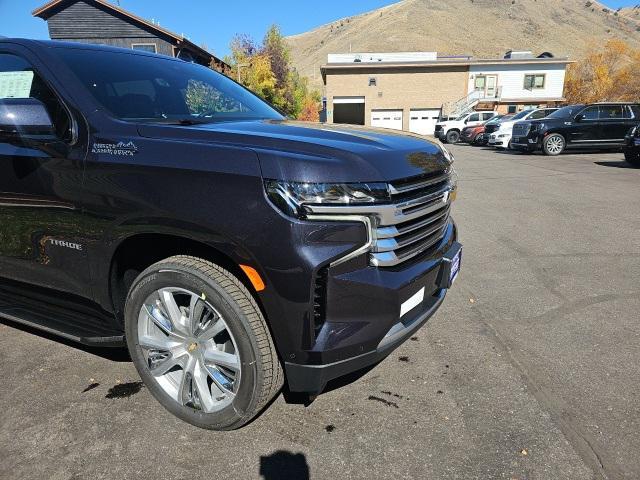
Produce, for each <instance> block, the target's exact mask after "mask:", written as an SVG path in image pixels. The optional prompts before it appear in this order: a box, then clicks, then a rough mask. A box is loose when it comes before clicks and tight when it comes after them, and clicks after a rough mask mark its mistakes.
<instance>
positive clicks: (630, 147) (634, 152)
mask: <svg viewBox="0 0 640 480" xmlns="http://www.w3.org/2000/svg"><path fill="white" fill-rule="evenodd" d="M624 140H625V146H624V158H625V160H626V161H627V162H629V163H630V164H631V165H633V166H634V167H640V125H636V126H635V127H633V128H632V129H631V130H629V133H628V134H627V135H626V136H625V139H624Z"/></svg>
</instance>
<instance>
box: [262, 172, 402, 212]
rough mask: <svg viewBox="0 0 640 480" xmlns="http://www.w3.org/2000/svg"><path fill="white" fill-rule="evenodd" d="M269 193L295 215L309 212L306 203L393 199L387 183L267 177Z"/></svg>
mask: <svg viewBox="0 0 640 480" xmlns="http://www.w3.org/2000/svg"><path fill="white" fill-rule="evenodd" d="M265 189H266V191H267V196H268V197H269V199H270V200H271V201H272V202H273V203H274V205H276V206H277V207H278V208H279V209H280V210H282V211H283V212H284V213H287V214H289V215H293V216H295V217H303V216H305V214H306V213H307V212H306V211H305V208H304V206H305V205H324V204H338V205H367V204H372V203H383V202H389V201H390V200H391V196H390V194H389V186H388V184H386V183H301V182H283V181H278V180H267V181H265Z"/></svg>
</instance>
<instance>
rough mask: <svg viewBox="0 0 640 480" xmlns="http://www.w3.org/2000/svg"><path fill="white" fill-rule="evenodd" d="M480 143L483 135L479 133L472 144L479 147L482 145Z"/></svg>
mask: <svg viewBox="0 0 640 480" xmlns="http://www.w3.org/2000/svg"><path fill="white" fill-rule="evenodd" d="M480 142H482V133H479V134H478V135H476V136H475V138H474V139H473V141H472V142H471V144H472V145H475V146H476V147H477V146H479V145H480Z"/></svg>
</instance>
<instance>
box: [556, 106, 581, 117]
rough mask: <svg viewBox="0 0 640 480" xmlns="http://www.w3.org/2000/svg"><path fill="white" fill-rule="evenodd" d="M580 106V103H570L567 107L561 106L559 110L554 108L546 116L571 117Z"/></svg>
mask: <svg viewBox="0 0 640 480" xmlns="http://www.w3.org/2000/svg"><path fill="white" fill-rule="evenodd" d="M581 108H582V106H581V105H570V106H568V107H562V108H561V109H560V110H556V111H555V112H553V113H552V114H551V115H548V116H547V118H570V117H573V116H574V115H575V114H576V113H578V111H579V110H580V109H581Z"/></svg>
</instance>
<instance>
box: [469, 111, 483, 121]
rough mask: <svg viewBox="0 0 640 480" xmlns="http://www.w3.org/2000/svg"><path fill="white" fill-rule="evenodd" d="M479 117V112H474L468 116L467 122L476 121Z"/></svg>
mask: <svg viewBox="0 0 640 480" xmlns="http://www.w3.org/2000/svg"><path fill="white" fill-rule="evenodd" d="M479 119H480V114H478V113H474V114H473V115H470V116H469V120H468V121H469V122H477V121H478V120H479Z"/></svg>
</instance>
